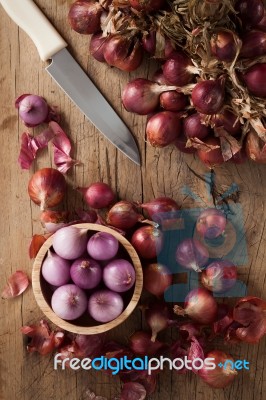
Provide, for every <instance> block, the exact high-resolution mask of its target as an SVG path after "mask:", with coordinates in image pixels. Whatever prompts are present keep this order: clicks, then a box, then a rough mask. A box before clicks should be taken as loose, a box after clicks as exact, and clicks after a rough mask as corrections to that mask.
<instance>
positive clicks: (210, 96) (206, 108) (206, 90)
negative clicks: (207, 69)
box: [191, 77, 225, 114]
mask: <svg viewBox="0 0 266 400" xmlns="http://www.w3.org/2000/svg"><path fill="white" fill-rule="evenodd" d="M224 84H225V79H224V78H223V77H220V78H219V79H216V80H208V81H201V82H199V83H197V84H196V86H195V87H194V89H193V90H192V94H191V99H192V102H193V105H194V107H195V108H196V110H197V111H198V112H200V113H202V114H216V113H218V112H219V111H220V110H221V108H222V106H223V105H224V95H225V94H224Z"/></svg>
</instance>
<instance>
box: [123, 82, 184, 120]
mask: <svg viewBox="0 0 266 400" xmlns="http://www.w3.org/2000/svg"><path fill="white" fill-rule="evenodd" d="M175 89H176V87H175V86H167V85H159V84H158V83H155V82H151V81H149V80H147V79H142V78H137V79H134V80H133V81H131V82H129V83H128V84H127V85H126V86H125V88H124V90H123V93H122V102H123V105H124V107H125V109H126V110H127V111H130V112H133V113H136V114H139V115H147V114H149V113H151V112H153V111H155V110H156V108H158V107H159V104H160V95H161V93H163V92H166V91H169V90H175ZM175 93H176V94H178V93H177V92H175ZM181 95H182V93H181ZM183 96H184V95H183ZM181 98H182V97H181Z"/></svg>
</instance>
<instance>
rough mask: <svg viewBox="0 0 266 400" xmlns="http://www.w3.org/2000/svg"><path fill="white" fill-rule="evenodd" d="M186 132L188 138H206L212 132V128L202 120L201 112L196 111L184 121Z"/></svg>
mask: <svg viewBox="0 0 266 400" xmlns="http://www.w3.org/2000/svg"><path fill="white" fill-rule="evenodd" d="M183 127H184V134H185V136H187V137H188V138H195V137H196V138H198V139H201V140H202V139H204V138H205V137H207V136H208V134H209V133H210V128H209V127H208V126H206V125H204V124H203V123H202V122H201V116H200V114H199V113H194V114H192V115H190V116H189V117H186V118H184V121H183Z"/></svg>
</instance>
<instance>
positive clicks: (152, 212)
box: [141, 197, 180, 219]
mask: <svg viewBox="0 0 266 400" xmlns="http://www.w3.org/2000/svg"><path fill="white" fill-rule="evenodd" d="M141 207H142V208H143V209H144V210H145V211H146V213H147V214H148V216H149V218H152V219H154V218H155V217H156V214H160V213H167V212H171V211H177V210H179V209H180V207H179V205H178V204H177V202H176V201H175V200H173V199H171V198H170V197H157V198H156V199H154V200H151V201H148V202H147V203H143V204H141Z"/></svg>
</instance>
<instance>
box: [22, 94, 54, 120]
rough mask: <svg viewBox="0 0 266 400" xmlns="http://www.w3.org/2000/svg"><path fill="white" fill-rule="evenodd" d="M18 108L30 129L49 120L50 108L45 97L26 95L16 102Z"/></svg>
mask: <svg viewBox="0 0 266 400" xmlns="http://www.w3.org/2000/svg"><path fill="white" fill-rule="evenodd" d="M15 105H16V108H18V113H19V116H20V118H21V119H22V121H23V122H24V124H25V125H26V126H28V127H32V128H33V127H35V126H38V125H40V124H42V123H43V122H45V121H46V120H47V117H48V114H49V107H48V104H47V102H46V100H45V99H44V98H43V97H40V96H37V95H34V94H26V95H23V96H20V97H19V98H18V99H17V100H16V103H15Z"/></svg>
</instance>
